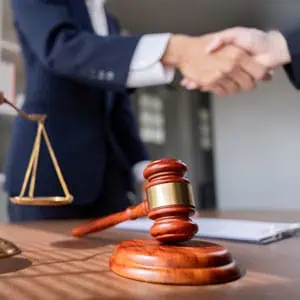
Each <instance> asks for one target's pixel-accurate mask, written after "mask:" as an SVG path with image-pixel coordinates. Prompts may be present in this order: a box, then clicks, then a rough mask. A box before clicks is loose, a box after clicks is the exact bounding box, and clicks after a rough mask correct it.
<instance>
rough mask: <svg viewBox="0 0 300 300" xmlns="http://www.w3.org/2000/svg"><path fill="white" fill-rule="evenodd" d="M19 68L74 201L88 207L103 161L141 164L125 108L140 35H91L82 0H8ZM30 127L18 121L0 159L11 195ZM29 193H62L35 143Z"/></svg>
mask: <svg viewBox="0 0 300 300" xmlns="http://www.w3.org/2000/svg"><path fill="white" fill-rule="evenodd" d="M12 10H13V13H14V20H15V27H16V30H17V33H18V36H19V40H20V43H21V47H22V51H23V56H24V64H25V71H26V100H25V104H24V107H23V108H24V110H25V111H26V112H28V113H43V114H47V115H48V119H47V121H46V128H47V131H48V135H49V137H50V140H51V142H52V146H53V148H54V150H55V152H56V156H57V159H58V161H59V164H60V166H61V169H62V172H63V175H64V177H65V180H66V182H67V184H68V186H69V189H70V192H71V193H72V194H73V195H74V196H75V202H74V203H76V204H90V203H91V202H93V201H95V199H96V198H97V196H98V195H99V192H100V190H101V187H102V186H101V185H102V181H103V176H104V175H105V168H106V162H107V160H108V159H110V160H114V161H115V163H116V164H118V166H119V167H120V169H121V170H123V171H124V174H125V173H126V172H128V174H129V172H130V169H131V167H132V166H133V165H134V164H135V163H136V162H138V161H141V160H146V159H148V156H147V153H146V150H145V148H144V145H143V143H142V142H141V140H140V137H139V134H138V130H137V127H136V124H135V121H134V117H133V114H132V111H131V107H130V103H129V98H128V90H127V89H126V86H125V83H126V79H127V74H128V70H129V65H130V61H131V58H132V56H133V53H134V50H135V48H136V46H137V43H138V42H139V39H140V37H139V36H134V37H121V36H119V26H118V24H117V22H116V20H115V19H113V17H112V16H110V15H107V18H108V26H109V31H110V35H109V36H108V37H99V36H97V35H96V34H95V33H94V32H93V29H92V26H91V22H90V19H89V16H88V12H87V8H86V6H85V3H84V0H12ZM35 134H36V124H35V123H31V122H28V121H26V120H23V119H21V118H17V120H16V123H15V127H14V132H13V137H12V144H11V149H10V153H9V157H8V161H7V172H6V175H7V180H6V189H7V191H8V193H9V194H10V195H11V196H14V195H18V193H19V192H20V188H21V184H22V182H23V179H24V175H25V170H26V167H27V163H28V161H29V156H30V153H31V150H32V146H33V141H34V137H35ZM37 180H38V181H37V183H36V195H42V196H54V195H61V194H62V191H61V189H60V185H59V183H58V180H57V177H56V174H55V173H54V169H53V167H52V164H51V162H50V159H49V155H48V153H47V152H46V147H45V145H42V148H41V153H40V160H39V172H38V179H37Z"/></svg>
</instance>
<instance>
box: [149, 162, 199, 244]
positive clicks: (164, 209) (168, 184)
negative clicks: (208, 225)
mask: <svg viewBox="0 0 300 300" xmlns="http://www.w3.org/2000/svg"><path fill="white" fill-rule="evenodd" d="M186 171H187V166H186V165H185V164H184V163H183V162H181V161H178V160H176V159H172V158H165V159H161V160H157V161H153V162H151V163H150V164H149V165H148V166H147V167H146V168H145V170H144V177H145V179H146V180H147V182H146V183H145V191H146V195H147V201H148V217H149V218H150V219H152V220H154V221H155V222H154V224H153V226H152V227H151V229H150V233H151V235H152V236H153V237H154V238H155V239H157V240H159V241H160V242H163V243H178V242H184V241H188V240H190V239H191V238H193V237H194V235H195V234H196V233H197V231H198V226H197V224H195V223H193V221H192V220H191V219H190V216H191V215H193V214H194V213H195V204H194V197H193V192H192V187H191V184H190V182H189V180H188V179H186V178H184V175H185V173H186Z"/></svg>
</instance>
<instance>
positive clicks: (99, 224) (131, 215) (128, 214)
mask: <svg viewBox="0 0 300 300" xmlns="http://www.w3.org/2000/svg"><path fill="white" fill-rule="evenodd" d="M147 214H148V201H147V200H144V201H143V202H141V203H140V204H139V205H137V206H132V207H129V208H127V209H126V210H124V211H121V212H118V213H115V214H112V215H109V216H107V217H102V218H99V219H96V220H93V221H91V222H89V223H86V224H83V225H79V226H77V227H75V228H73V230H72V235H73V236H75V237H83V236H85V235H87V234H90V233H93V232H97V231H101V230H104V229H107V228H109V227H113V226H115V225H117V224H119V223H122V222H124V221H127V220H135V219H137V218H140V217H144V216H146V215H147Z"/></svg>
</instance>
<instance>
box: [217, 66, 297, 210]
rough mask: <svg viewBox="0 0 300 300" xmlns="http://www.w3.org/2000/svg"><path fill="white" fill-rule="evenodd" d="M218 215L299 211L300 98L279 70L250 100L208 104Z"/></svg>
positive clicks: (237, 98)
mask: <svg viewBox="0 0 300 300" xmlns="http://www.w3.org/2000/svg"><path fill="white" fill-rule="evenodd" d="M213 112H214V114H213V115H214V118H213V122H214V153H215V174H216V185H217V199H218V205H219V207H220V208H221V209H253V210H256V209H264V210H274V209H281V210H284V209H288V210H290V209H300V201H299V199H300V184H299V183H300V93H299V92H298V91H296V90H295V89H294V88H293V87H292V85H291V84H290V82H289V81H288V80H287V77H286V75H285V73H284V72H283V71H282V70H280V71H278V72H277V73H275V77H274V80H273V81H272V82H270V83H267V84H262V85H261V86H259V88H258V89H257V90H256V91H254V92H253V93H251V94H240V95H237V96H234V97H229V98H223V99H219V98H214V101H213Z"/></svg>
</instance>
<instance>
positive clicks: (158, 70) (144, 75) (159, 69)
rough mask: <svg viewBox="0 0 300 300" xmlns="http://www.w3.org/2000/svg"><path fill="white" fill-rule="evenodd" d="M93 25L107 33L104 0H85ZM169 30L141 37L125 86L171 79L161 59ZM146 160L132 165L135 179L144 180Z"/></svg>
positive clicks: (140, 85) (146, 84) (168, 81)
mask: <svg viewBox="0 0 300 300" xmlns="http://www.w3.org/2000/svg"><path fill="white" fill-rule="evenodd" d="M85 1H86V4H87V8H88V12H89V15H90V18H91V22H92V25H93V28H94V30H95V32H96V34H97V35H100V36H106V35H108V25H107V18H106V14H105V10H104V3H105V1H106V0H85ZM169 38H170V34H169V33H162V34H145V35H143V36H142V38H141V40H140V42H139V43H138V45H137V48H136V50H135V52H134V55H133V58H132V61H131V63H130V68H129V74H128V78H127V87H128V88H139V87H145V86H153V85H160V84H168V83H170V82H172V80H173V79H174V74H175V70H174V69H173V68H166V67H164V66H163V65H162V63H161V61H160V59H161V57H162V55H163V54H164V52H165V49H166V47H167V44H168V41H169ZM148 163H149V161H141V162H138V163H137V164H135V165H134V166H133V168H132V171H133V174H134V176H135V178H136V180H137V181H143V180H144V177H143V171H144V169H145V167H146V165H147V164H148Z"/></svg>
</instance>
